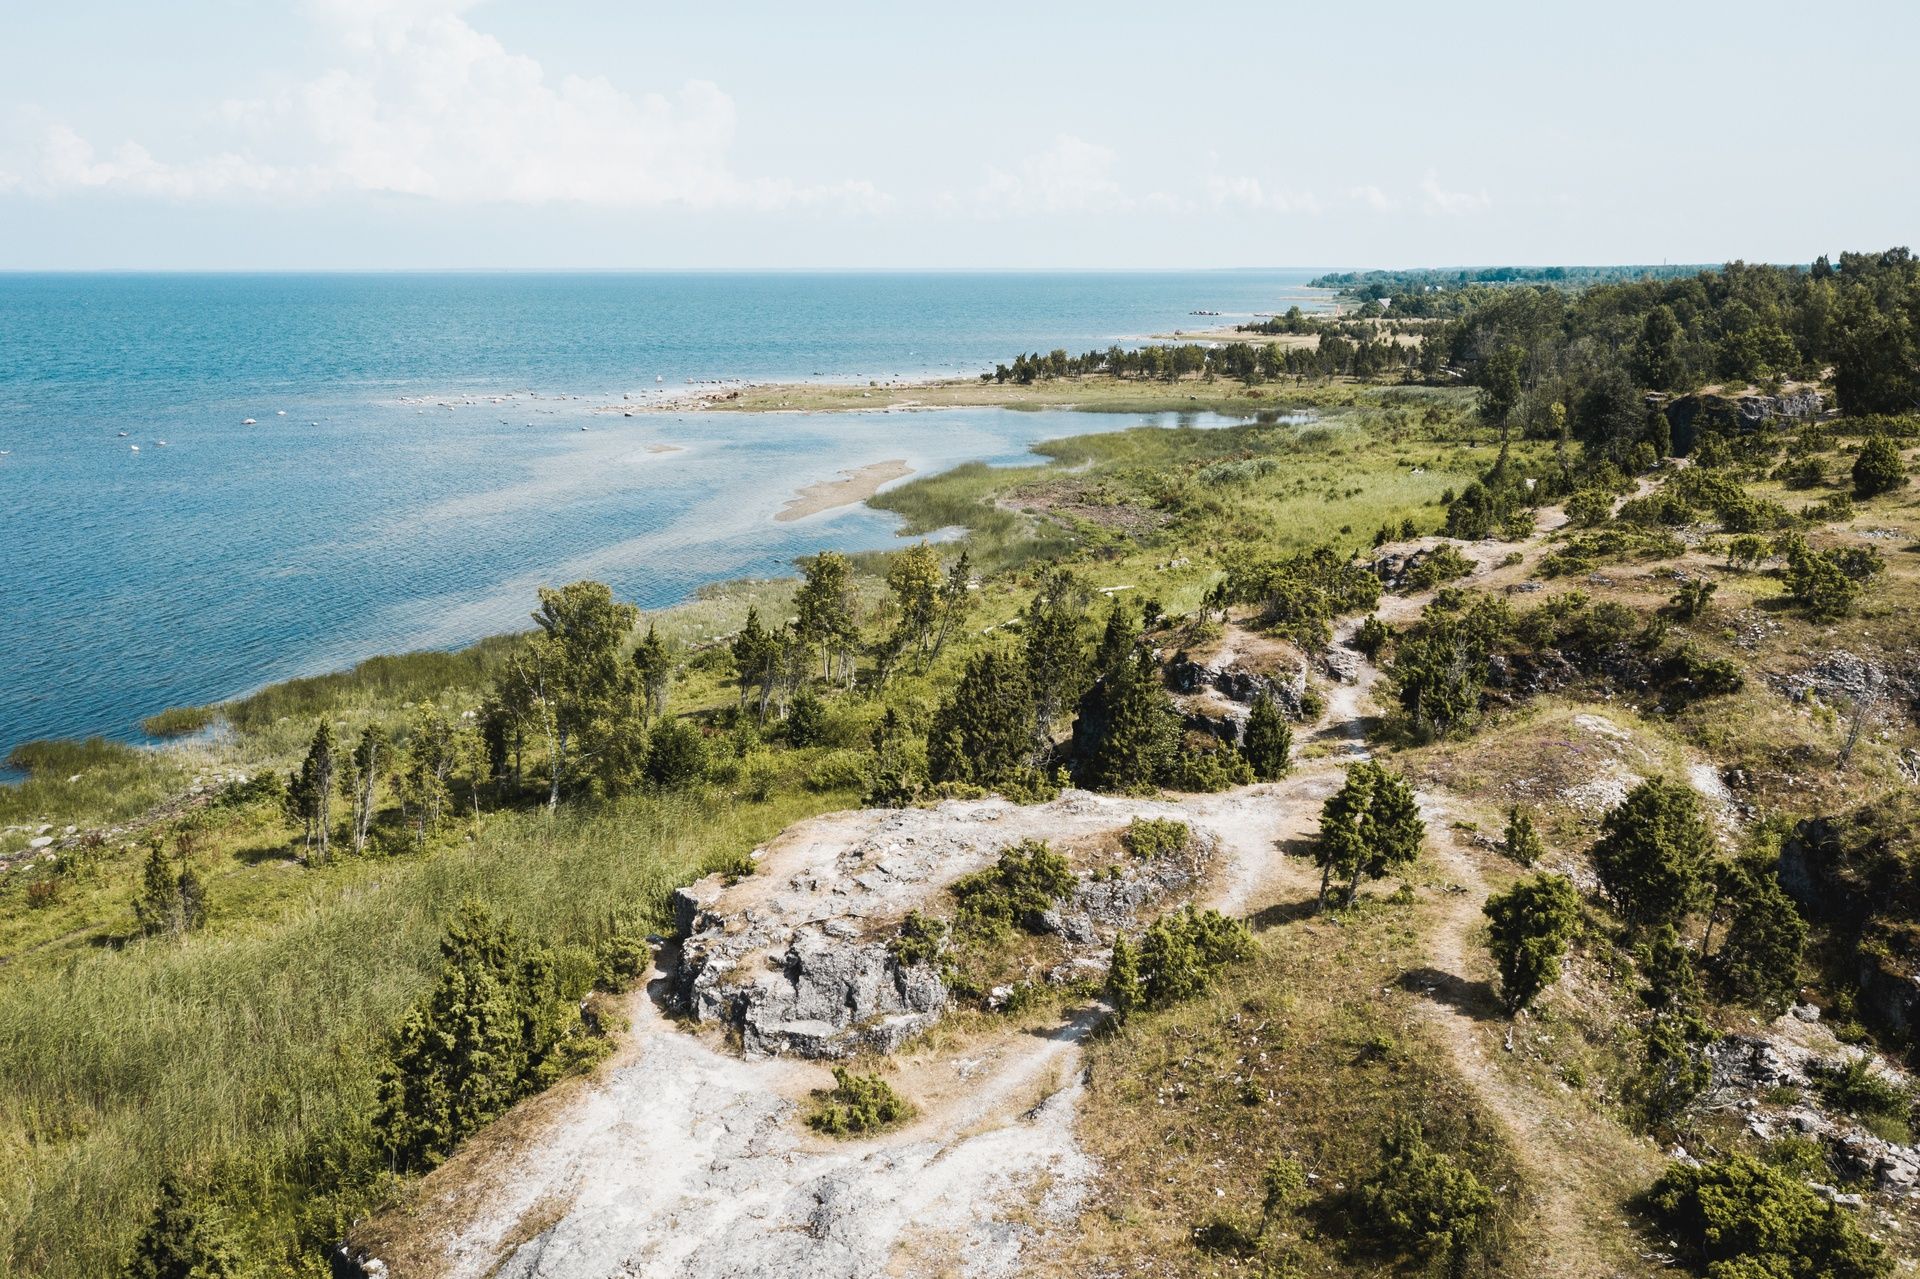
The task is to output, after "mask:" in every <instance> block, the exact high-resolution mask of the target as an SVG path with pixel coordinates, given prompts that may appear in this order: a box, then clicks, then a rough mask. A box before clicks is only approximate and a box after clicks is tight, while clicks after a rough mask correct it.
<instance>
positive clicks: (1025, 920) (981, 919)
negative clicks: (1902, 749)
mask: <svg viewBox="0 0 1920 1279" xmlns="http://www.w3.org/2000/svg"><path fill="white" fill-rule="evenodd" d="M1076 882H1077V881H1076V880H1075V879H1074V877H1073V870H1072V869H1071V868H1070V867H1069V866H1068V865H1067V859H1066V858H1064V857H1062V856H1061V855H1060V854H1058V853H1056V852H1054V851H1053V850H1052V849H1051V848H1049V847H1048V846H1047V845H1046V844H1045V843H1044V842H1042V841H1040V840H1037V839H1027V840H1022V841H1021V842H1020V843H1018V844H1015V845H1014V846H1013V847H1012V848H1009V849H1007V850H1006V851H1004V852H1002V853H1001V854H1000V859H999V861H997V862H996V863H995V864H994V865H992V866H989V867H988V868H987V869H985V870H979V871H975V872H974V873H973V874H971V875H963V876H961V877H960V878H959V879H957V880H955V881H954V882H953V886H952V887H951V888H950V889H948V891H949V892H951V893H952V894H953V895H954V897H955V898H956V899H957V900H958V901H959V903H960V910H959V913H958V916H957V918H956V923H957V924H958V926H959V927H960V929H961V930H962V931H965V932H968V933H973V934H976V935H988V936H991V935H994V934H997V933H1004V932H1006V931H1007V930H1009V929H1011V928H1012V927H1014V926H1015V925H1018V926H1019V927H1021V928H1024V929H1027V930H1028V931H1029V932H1037V931H1039V928H1040V916H1041V915H1043V914H1045V913H1046V912H1047V911H1048V910H1050V909H1052V907H1053V904H1054V903H1055V902H1056V901H1058V900H1060V898H1062V897H1065V896H1066V895H1067V894H1068V893H1070V892H1072V891H1073V889H1074V885H1075V883H1076Z"/></svg>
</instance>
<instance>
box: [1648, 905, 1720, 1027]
mask: <svg viewBox="0 0 1920 1279" xmlns="http://www.w3.org/2000/svg"><path fill="white" fill-rule="evenodd" d="M1634 961H1635V963H1636V964H1637V965H1638V966H1639V969H1640V976H1641V977H1642V978H1643V979H1645V981H1646V985H1644V986H1642V987H1640V989H1639V991H1638V992H1637V993H1638V994H1639V996H1640V1002H1641V1003H1642V1004H1644V1005H1645V1006H1646V1008H1647V1010H1648V1011H1650V1012H1652V1013H1655V1014H1657V1015H1659V1016H1663V1017H1674V1018H1678V1019H1680V1020H1681V1021H1682V1022H1685V1023H1688V1024H1689V1025H1691V1024H1692V1023H1695V1022H1697V1021H1698V1019H1699V1015H1700V1008H1701V1005H1702V1003H1703V999H1702V997H1701V993H1700V978H1699V975H1698V974H1697V973H1696V972H1695V971H1694V966H1693V952H1692V951H1690V950H1688V949H1687V948H1686V946H1685V945H1684V944H1682V942H1681V941H1680V934H1679V933H1677V932H1675V931H1674V929H1673V926H1672V925H1671V924H1662V925H1661V926H1660V927H1659V928H1657V929H1655V930H1654V932H1653V936H1652V937H1651V938H1650V939H1649V940H1648V941H1647V942H1646V943H1645V944H1644V945H1642V946H1641V947H1640V948H1639V950H1638V951H1637V952H1636V953H1635V955H1634Z"/></svg>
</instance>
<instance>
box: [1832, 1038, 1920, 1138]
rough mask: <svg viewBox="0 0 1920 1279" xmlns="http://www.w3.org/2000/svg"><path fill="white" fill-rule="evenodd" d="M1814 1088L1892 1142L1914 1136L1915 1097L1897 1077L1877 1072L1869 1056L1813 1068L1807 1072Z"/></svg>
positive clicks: (1838, 1108) (1833, 1105)
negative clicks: (1910, 1115) (1910, 1126)
mask: <svg viewBox="0 0 1920 1279" xmlns="http://www.w3.org/2000/svg"><path fill="white" fill-rule="evenodd" d="M1807 1073H1808V1075H1809V1076H1810V1077H1811V1081H1812V1083H1813V1090H1814V1091H1815V1092H1816V1093H1818V1094H1819V1095H1820V1099H1821V1100H1822V1101H1824V1102H1826V1103H1827V1105H1829V1106H1831V1107H1833V1108H1834V1109H1835V1110H1842V1111H1845V1112H1846V1113H1847V1114H1849V1115H1852V1116H1853V1117H1855V1118H1856V1119H1860V1120H1863V1121H1867V1122H1868V1123H1869V1124H1870V1126H1872V1127H1874V1129H1875V1130H1876V1131H1879V1130H1881V1129H1885V1130H1886V1131H1884V1132H1881V1133H1880V1135H1881V1136H1883V1137H1887V1139H1888V1140H1890V1141H1898V1142H1901V1143H1903V1144H1904V1143H1905V1142H1907V1141H1908V1140H1910V1139H1911V1137H1912V1134H1911V1132H1909V1130H1908V1125H1907V1115H1908V1113H1909V1112H1910V1111H1911V1109H1912V1107H1913V1101H1914V1099H1913V1096H1912V1094H1911V1093H1909V1092H1908V1091H1907V1089H1905V1088H1903V1087H1901V1086H1900V1085H1899V1084H1897V1083H1895V1082H1894V1081H1893V1080H1891V1079H1888V1078H1886V1077H1885V1076H1883V1075H1879V1074H1876V1073H1875V1072H1874V1070H1873V1068H1872V1067H1871V1066H1869V1065H1868V1064H1867V1059H1866V1058H1865V1057H1853V1058H1849V1059H1848V1060H1846V1061H1841V1062H1832V1063H1826V1064H1822V1065H1817V1066H1813V1067H1811V1068H1810V1069H1809V1070H1808V1071H1807Z"/></svg>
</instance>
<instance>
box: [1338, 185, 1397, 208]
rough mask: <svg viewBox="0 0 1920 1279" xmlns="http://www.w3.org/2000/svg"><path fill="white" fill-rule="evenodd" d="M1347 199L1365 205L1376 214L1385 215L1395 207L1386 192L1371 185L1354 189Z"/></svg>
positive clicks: (1348, 193) (1349, 192)
mask: <svg viewBox="0 0 1920 1279" xmlns="http://www.w3.org/2000/svg"><path fill="white" fill-rule="evenodd" d="M1347 198H1348V199H1349V200H1352V201H1353V202H1354V203H1355V204H1359V205H1364V206H1365V207H1366V208H1369V209H1371V210H1373V211H1374V212H1375V213H1385V212H1387V211H1388V210H1389V209H1391V208H1393V207H1394V200H1393V198H1392V197H1391V196H1389V195H1388V194H1387V193H1386V192H1385V191H1382V190H1381V189H1380V188H1379V187H1377V186H1373V185H1371V184H1369V185H1367V186H1358V187H1354V188H1353V189H1352V190H1350V191H1348V192H1347Z"/></svg>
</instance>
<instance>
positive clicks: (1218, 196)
mask: <svg viewBox="0 0 1920 1279" xmlns="http://www.w3.org/2000/svg"><path fill="white" fill-rule="evenodd" d="M1207 198H1208V200H1210V201H1211V202H1212V203H1213V205H1214V207H1215V208H1221V207H1224V206H1226V205H1230V204H1235V205H1241V206H1243V207H1245V208H1249V209H1260V210H1264V211H1266V212H1270V213H1318V212H1320V200H1319V198H1318V197H1316V196H1315V195H1314V194H1313V193H1312V192H1310V191H1308V192H1289V191H1270V190H1268V189H1267V188H1266V187H1265V186H1264V185H1263V184H1262V183H1261V181H1260V179H1258V178H1252V177H1244V176H1241V177H1222V176H1220V175H1218V174H1215V175H1214V176H1212V177H1209V178H1208V179H1207Z"/></svg>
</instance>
